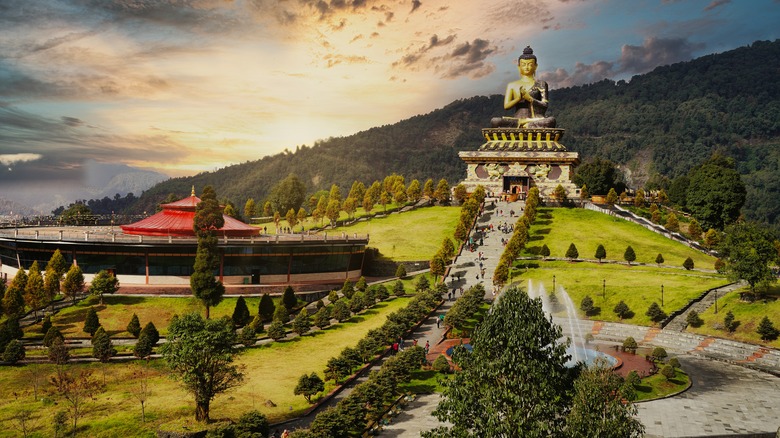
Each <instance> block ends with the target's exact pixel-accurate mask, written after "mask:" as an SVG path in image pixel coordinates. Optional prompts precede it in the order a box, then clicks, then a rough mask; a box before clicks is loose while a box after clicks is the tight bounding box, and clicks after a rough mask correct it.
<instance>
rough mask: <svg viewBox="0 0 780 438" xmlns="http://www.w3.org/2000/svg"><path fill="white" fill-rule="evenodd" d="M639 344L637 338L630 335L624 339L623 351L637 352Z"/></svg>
mask: <svg viewBox="0 0 780 438" xmlns="http://www.w3.org/2000/svg"><path fill="white" fill-rule="evenodd" d="M638 347H639V346H638V345H637V343H636V340H635V339H634V338H633V337H631V336H629V337H627V338H626V340H624V341H623V351H625V352H627V353H636V349H637V348H638Z"/></svg>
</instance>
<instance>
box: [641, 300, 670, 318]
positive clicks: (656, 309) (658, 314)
mask: <svg viewBox="0 0 780 438" xmlns="http://www.w3.org/2000/svg"><path fill="white" fill-rule="evenodd" d="M645 315H647V316H649V317H650V320H651V321H653V322H661V321H663V320H664V319H666V312H664V311H663V310H662V309H661V306H659V305H658V303H656V302H655V301H653V303H652V304H650V307H648V308H647V312H645Z"/></svg>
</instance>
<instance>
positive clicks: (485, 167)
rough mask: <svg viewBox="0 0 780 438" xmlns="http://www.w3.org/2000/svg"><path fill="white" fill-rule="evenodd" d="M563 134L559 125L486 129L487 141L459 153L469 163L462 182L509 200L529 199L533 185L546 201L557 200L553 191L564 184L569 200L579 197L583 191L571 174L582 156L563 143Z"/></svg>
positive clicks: (467, 188) (470, 189) (470, 187)
mask: <svg viewBox="0 0 780 438" xmlns="http://www.w3.org/2000/svg"><path fill="white" fill-rule="evenodd" d="M563 133H564V130H563V129H557V128H484V129H482V134H483V135H484V136H485V140H487V142H486V143H485V144H483V145H482V146H480V147H479V149H477V150H476V151H463V152H460V153H459V154H458V156H459V157H460V158H461V160H463V161H464V162H465V163H466V166H467V170H466V179H465V180H464V181H462V182H461V183H462V184H463V185H464V186H466V190H467V191H468V192H473V191H474V189H475V188H476V187H477V186H478V185H481V186H482V187H484V188H485V191H486V192H487V193H489V194H491V195H492V196H501V197H503V198H505V199H507V200H509V201H515V200H518V199H521V200H522V199H525V196H526V194H527V193H528V190H529V189H530V188H531V187H537V188H538V189H539V195H540V196H541V198H542V199H543V200H545V201H555V197H554V196H553V191H554V190H555V188H556V187H558V185H561V186H562V187H563V188H564V189H565V190H566V197H567V198H568V199H578V198H579V192H580V190H579V189H578V188H577V186H576V185H574V183H572V182H571V175H572V170H573V169H574V168H575V167H576V166H577V165H578V164H579V163H580V158H579V154H578V153H577V152H568V151H567V150H566V147H565V146H564V145H563V144H562V143H560V140H561V137H563Z"/></svg>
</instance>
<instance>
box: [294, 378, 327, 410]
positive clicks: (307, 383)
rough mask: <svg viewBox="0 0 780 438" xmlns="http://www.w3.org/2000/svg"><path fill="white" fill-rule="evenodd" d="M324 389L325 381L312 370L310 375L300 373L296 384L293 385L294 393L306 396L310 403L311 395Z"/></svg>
mask: <svg viewBox="0 0 780 438" xmlns="http://www.w3.org/2000/svg"><path fill="white" fill-rule="evenodd" d="M324 390H325V382H323V381H322V379H321V378H320V376H318V375H317V373H314V372H312V373H311V374H310V375H306V374H304V375H302V376H301V378H300V379H298V385H297V386H296V387H295V391H294V394H295V395H302V396H304V397H305V398H306V401H307V402H309V403H311V398H312V396H314V395H316V394H318V393H320V392H322V391H324Z"/></svg>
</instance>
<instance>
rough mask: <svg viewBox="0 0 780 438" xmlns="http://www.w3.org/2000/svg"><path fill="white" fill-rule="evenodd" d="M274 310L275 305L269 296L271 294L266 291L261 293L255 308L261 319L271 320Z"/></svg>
mask: <svg viewBox="0 0 780 438" xmlns="http://www.w3.org/2000/svg"><path fill="white" fill-rule="evenodd" d="M275 310H276V305H275V304H274V300H273V298H271V296H270V295H268V294H267V293H265V294H263V296H262V297H261V298H260V304H258V309H257V313H258V314H259V315H260V316H261V317H262V318H263V321H265V322H268V321H271V320H272V319H273V317H274V311H275Z"/></svg>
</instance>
